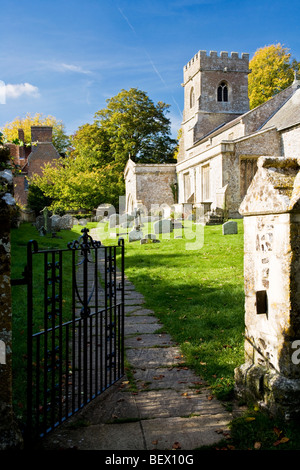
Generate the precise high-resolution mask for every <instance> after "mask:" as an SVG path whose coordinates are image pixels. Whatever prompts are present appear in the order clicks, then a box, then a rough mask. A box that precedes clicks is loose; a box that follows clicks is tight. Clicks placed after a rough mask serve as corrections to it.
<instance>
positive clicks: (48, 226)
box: [41, 207, 52, 233]
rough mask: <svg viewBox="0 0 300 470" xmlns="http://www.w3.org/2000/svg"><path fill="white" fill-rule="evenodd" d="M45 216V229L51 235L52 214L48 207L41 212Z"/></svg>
mask: <svg viewBox="0 0 300 470" xmlns="http://www.w3.org/2000/svg"><path fill="white" fill-rule="evenodd" d="M41 212H42V214H43V219H44V229H45V231H46V233H51V231H52V227H51V219H50V213H49V209H48V207H44V209H43V210H42V211H41Z"/></svg>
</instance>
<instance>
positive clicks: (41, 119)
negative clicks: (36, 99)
mask: <svg viewBox="0 0 300 470" xmlns="http://www.w3.org/2000/svg"><path fill="white" fill-rule="evenodd" d="M31 126H51V127H52V128H53V132H52V135H53V138H52V142H53V145H54V147H55V148H56V149H57V151H58V153H60V154H62V155H64V154H65V153H66V151H67V149H68V147H69V145H70V139H69V137H68V136H67V135H66V133H65V126H64V124H63V122H62V121H59V120H57V119H56V118H55V117H54V116H43V114H41V113H36V114H35V115H34V116H31V114H30V113H28V114H26V116H25V117H24V118H20V117H17V118H15V119H14V120H13V121H12V122H9V123H7V124H5V126H4V127H3V128H2V129H1V131H2V133H3V137H4V138H5V140H6V141H8V142H13V141H14V140H15V139H18V129H23V131H24V144H25V145H30V144H31Z"/></svg>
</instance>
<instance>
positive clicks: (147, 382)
mask: <svg viewBox="0 0 300 470" xmlns="http://www.w3.org/2000/svg"><path fill="white" fill-rule="evenodd" d="M133 376H134V380H135V383H136V386H137V387H138V389H142V390H145V389H151V390H153V389H159V388H164V389H168V388H173V390H186V391H187V392H189V391H190V390H192V389H199V390H201V388H202V387H203V385H204V382H203V381H202V380H201V379H199V377H198V376H197V375H195V374H194V373H193V372H192V371H191V370H189V369H185V368H178V367H172V368H166V367H158V368H156V369H146V370H142V369H137V370H134V371H133Z"/></svg>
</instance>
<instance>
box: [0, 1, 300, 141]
mask: <svg viewBox="0 0 300 470" xmlns="http://www.w3.org/2000/svg"><path fill="white" fill-rule="evenodd" d="M0 5H1V27H0V37H1V42H0V44H1V45H0V64H1V67H0V80H1V83H2V88H1V90H2V99H1V94H0V127H2V126H3V125H5V124H6V123H7V122H10V121H12V120H13V119H15V118H16V117H24V116H25V115H26V113H31V114H32V115H33V114H35V113H42V114H43V115H45V116H47V115H52V116H55V117H56V118H57V119H58V120H62V121H63V123H64V124H65V128H66V131H67V133H69V134H70V133H73V132H75V131H76V130H77V129H78V127H79V126H81V125H82V124H85V123H87V122H90V123H92V122H93V117H94V114H95V112H96V111H98V110H99V109H102V108H104V107H105V106H106V100H107V99H108V98H111V97H112V96H114V95H116V94H117V93H119V91H121V90H122V89H126V90H129V89H130V88H133V87H135V88H139V89H141V90H143V91H145V92H147V94H148V95H149V97H150V98H151V99H152V100H153V101H154V102H155V103H156V102H157V101H164V102H165V103H168V104H170V105H171V106H170V113H169V117H170V119H171V123H172V132H173V135H174V136H176V134H177V130H178V129H179V127H180V123H181V118H182V109H183V88H182V86H181V83H182V76H183V67H184V65H185V64H186V63H187V62H188V61H189V60H190V59H191V58H192V57H193V56H194V55H195V53H196V52H198V51H199V50H207V51H208V52H209V51H210V50H215V51H218V52H220V51H228V52H232V51H234V52H238V53H242V52H248V53H249V54H250V58H251V57H252V56H253V54H254V53H255V51H256V50H257V49H258V48H260V47H263V46H265V45H269V44H275V43H278V42H280V43H281V44H283V45H285V46H286V47H288V48H289V49H290V52H291V53H292V55H293V57H295V58H296V59H297V60H300V34H299V25H300V13H299V1H298V0H291V1H289V2H287V3H286V4H284V3H283V2H282V0H281V1H278V0H272V1H265V0H260V1H258V0H251V1H250V0H249V1H248V0H245V1H243V0H240V1H239V2H237V1H232V0H229V1H224V0H173V1H171V0H160V1H159V0H140V1H136V0H84V1H83V0H81V1H79V0H59V1H58V0H51V2H49V1H45V0H39V1H37V0H26V1H25V0H9V1H4V0H0ZM4 86H5V89H4ZM4 90H5V98H3V96H4V94H3V93H4Z"/></svg>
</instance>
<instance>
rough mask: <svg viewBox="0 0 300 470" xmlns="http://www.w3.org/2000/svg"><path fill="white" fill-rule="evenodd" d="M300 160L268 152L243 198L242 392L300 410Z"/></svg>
mask: <svg viewBox="0 0 300 470" xmlns="http://www.w3.org/2000/svg"><path fill="white" fill-rule="evenodd" d="M299 169H300V159H297V158H294V159H293V158H289V159H286V158H283V157H277V158H275V157H260V158H259V160H258V170H257V173H256V175H255V176H254V178H253V180H252V183H251V185H250V187H249V189H248V192H247V194H246V196H245V199H244V200H243V202H242V204H241V207H240V213H241V214H242V215H243V216H244V232H245V235H244V244H245V245H244V277H245V284H244V286H245V363H244V364H243V365H242V366H241V367H239V368H237V369H236V370H235V383H236V392H237V396H239V397H240V398H243V399H245V400H246V401H248V402H256V403H257V404H259V405H260V406H261V407H264V408H266V409H267V410H268V411H269V412H270V413H271V414H272V415H281V416H283V417H285V418H291V417H293V416H299V415H300V172H299Z"/></svg>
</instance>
